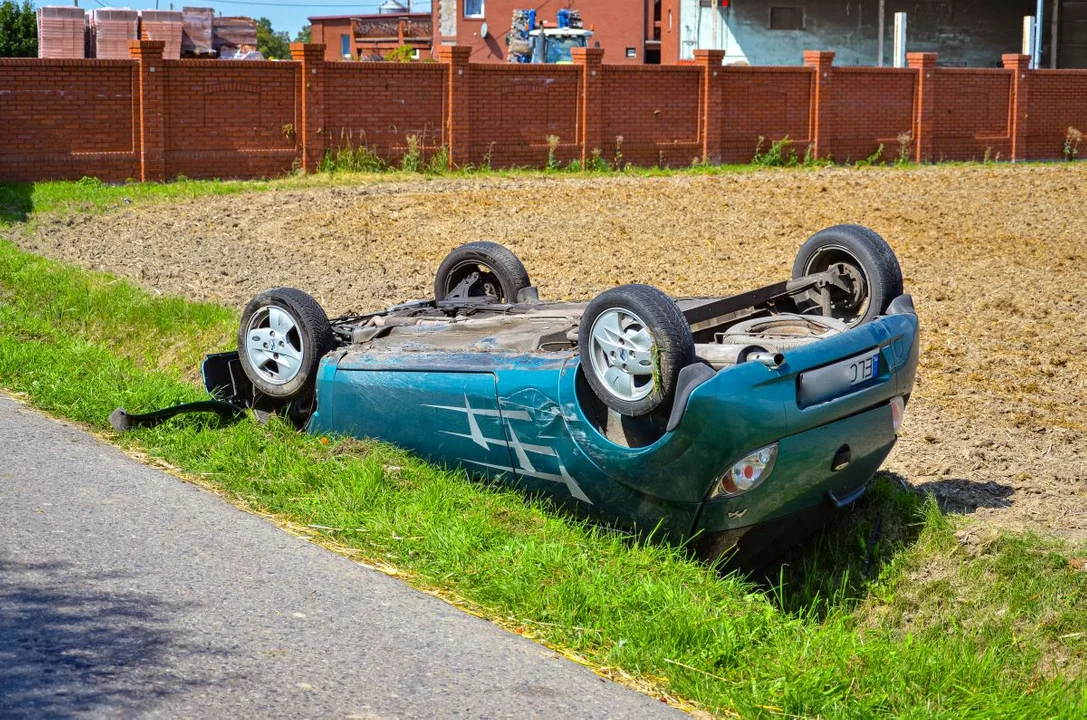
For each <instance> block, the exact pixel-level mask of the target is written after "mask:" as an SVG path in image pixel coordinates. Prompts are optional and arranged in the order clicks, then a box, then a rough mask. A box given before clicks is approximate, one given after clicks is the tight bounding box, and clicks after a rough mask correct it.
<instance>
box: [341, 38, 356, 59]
mask: <svg viewBox="0 0 1087 720" xmlns="http://www.w3.org/2000/svg"><path fill="white" fill-rule="evenodd" d="M352 54H353V53H352V52H351V36H350V35H340V55H341V56H343V57H351V55H352Z"/></svg>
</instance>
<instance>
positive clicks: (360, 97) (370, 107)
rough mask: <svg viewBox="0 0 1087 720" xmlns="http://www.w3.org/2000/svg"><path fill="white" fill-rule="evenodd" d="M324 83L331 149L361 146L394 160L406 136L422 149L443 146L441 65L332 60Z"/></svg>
mask: <svg viewBox="0 0 1087 720" xmlns="http://www.w3.org/2000/svg"><path fill="white" fill-rule="evenodd" d="M324 83H325V88H324V123H325V130H326V132H327V134H328V146H329V147H345V146H353V147H358V146H360V145H364V146H366V147H368V148H370V149H372V150H373V151H374V152H376V153H378V154H379V155H381V156H382V157H386V158H389V159H390V160H395V159H396V158H397V157H399V156H400V155H402V154H403V152H404V150H405V149H406V147H407V138H408V137H409V136H415V137H416V138H418V139H419V141H420V143H421V146H422V147H423V148H424V149H434V148H438V147H441V145H442V144H443V139H444V137H443V134H442V128H443V125H444V121H443V118H444V90H443V89H444V86H445V67H444V66H442V65H439V64H436V63H418V64H415V63H348V62H334V63H329V64H328V65H326V66H325V78H324Z"/></svg>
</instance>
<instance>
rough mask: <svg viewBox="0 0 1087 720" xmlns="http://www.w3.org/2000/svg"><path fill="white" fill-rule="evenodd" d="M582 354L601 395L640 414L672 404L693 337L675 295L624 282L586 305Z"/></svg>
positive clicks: (624, 411)
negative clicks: (673, 298) (673, 296)
mask: <svg viewBox="0 0 1087 720" xmlns="http://www.w3.org/2000/svg"><path fill="white" fill-rule="evenodd" d="M578 353H579V355H580V357H581V367H582V370H583V371H584V373H585V379H586V380H588V382H589V386H590V387H591V388H592V389H593V392H594V393H595V394H596V396H597V397H599V398H600V399H601V400H602V401H603V402H604V404H606V405H607V406H608V407H609V408H611V409H612V410H615V411H616V412H618V413H619V414H621V415H626V416H628V417H639V416H642V415H648V414H649V413H651V412H653V411H654V410H657V409H659V408H661V407H663V406H666V405H667V403H669V402H671V400H672V397H673V395H674V394H675V390H676V383H677V380H678V377H679V371H680V370H681V369H682V368H683V367H684V366H686V365H689V364H690V363H691V362H692V361H693V360H694V338H693V336H692V335H691V327H690V325H688V324H687V320H686V318H684V317H683V313H682V312H680V309H679V307H678V306H677V305H676V303H675V301H674V300H672V298H670V297H668V296H667V295H665V294H664V293H662V292H661V291H660V290H658V289H656V288H654V287H651V286H649V285H639V284H632V285H622V286H620V287H617V288H612V289H611V290H607V291H605V292H603V293H601V294H600V295H597V296H596V298H594V299H593V301H592V302H590V303H589V306H588V307H587V308H586V309H585V313H584V315H582V316H581V325H580V327H579V328H578Z"/></svg>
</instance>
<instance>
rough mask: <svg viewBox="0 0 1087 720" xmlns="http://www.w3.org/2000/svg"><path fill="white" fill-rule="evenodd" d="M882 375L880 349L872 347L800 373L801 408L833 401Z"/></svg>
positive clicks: (797, 396)
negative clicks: (872, 348)
mask: <svg viewBox="0 0 1087 720" xmlns="http://www.w3.org/2000/svg"><path fill="white" fill-rule="evenodd" d="M878 377H879V351H878V350H869V351H868V352H866V353H864V354H862V355H855V356H853V357H851V358H846V359H845V360H839V361H838V362H836V363H834V364H832V365H827V366H826V367H821V368H817V369H815V370H808V371H807V372H803V373H801V374H800V378H799V381H798V382H797V388H796V400H797V403H798V404H799V405H800V407H807V406H809V405H816V404H818V403H822V402H826V401H828V400H833V399H834V398H836V397H839V396H841V395H845V394H847V393H850V392H852V391H853V389H854V388H855V387H856V386H858V385H866V384H869V383H870V382H871V381H874V380H875V379H876V378H878Z"/></svg>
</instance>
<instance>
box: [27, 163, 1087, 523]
mask: <svg viewBox="0 0 1087 720" xmlns="http://www.w3.org/2000/svg"><path fill="white" fill-rule="evenodd" d="M840 222H858V223H862V224H865V225H869V226H871V227H873V228H874V229H875V230H877V231H878V232H880V233H881V234H883V235H884V237H886V238H887V239H888V240H889V241H890V242H891V244H892V245H893V246H894V248H895V249H896V251H897V253H898V255H899V259H900V261H901V263H902V267H903V272H904V275H905V284H906V290H907V292H911V293H912V294H913V296H914V299H915V301H916V304H917V308H918V313H919V315H920V317H921V320H922V327H923V333H924V334H923V337H922V354H921V370H920V373H919V375H920V377H919V380H918V386H917V388H916V390H915V393H914V396H913V400H912V402H911V404H910V406H909V409H908V411H907V414H906V417H907V419H906V424H905V426H904V433H903V438H902V442H901V443H900V444H899V446H898V447H897V449H896V450H895V452H894V453H893V455H892V457H891V459H890V461H889V465H888V467H889V469H890V470H891V471H893V472H894V473H897V474H898V475H900V476H901V477H902V478H903V479H904V480H905V481H906V482H908V483H910V484H912V485H914V486H916V487H920V488H924V489H926V490H929V491H931V492H933V493H935V495H936V496H937V498H938V499H939V500H940V501H941V502H942V503H943V504H944V506H945V507H946V508H947V509H949V510H952V511H956V512H964V513H975V514H976V516H977V517H978V518H979V519H980V521H981V522H982V526H983V529H984V528H992V527H997V526H999V527H1006V528H1009V529H1029V528H1033V529H1036V530H1038V531H1041V532H1044V533H1047V534H1055V535H1059V536H1063V537H1065V538H1068V539H1070V540H1073V541H1075V542H1084V541H1087V340H1085V338H1084V332H1083V325H1084V323H1083V319H1084V318H1085V317H1087V315H1085V311H1084V306H1083V303H1084V301H1085V300H1087V250H1085V245H1087V165H1085V164H1083V163H1081V164H1078V165H1073V166H1070V165H1053V166H1047V167H1037V166H1034V167H1012V166H985V167H968V168H964V167H931V168H921V169H915V170H889V169H870V170H865V171H855V170H845V169H831V170H820V171H812V172H762V173H752V174H738V175H727V176H720V177H708V176H701V177H696V176H684V177H671V178H633V177H631V178H626V177H619V178H599V179H593V178H590V179H554V180H551V179H508V180H505V179H481V180H463V179H449V180H429V181H428V180H425V179H420V180H418V181H384V182H374V183H372V184H367V185H363V186H358V187H350V188H334V189H321V190H300V191H279V192H269V193H264V194H255V195H247V196H228V197H221V198H203V199H199V200H195V201H192V202H188V203H185V204H181V205H158V206H147V207H142V208H136V209H123V210H118V211H115V212H113V213H111V214H108V215H105V216H94V217H91V216H88V217H78V216H77V217H73V218H63V219H56V220H55V221H49V220H47V221H43V222H41V223H39V225H38V227H37V229H36V231H35V232H34V234H32V235H23V234H16V235H15V236H14V239H15V240H16V241H17V242H19V243H20V244H21V245H23V246H24V247H26V248H28V249H31V250H34V251H37V252H41V253H43V254H45V255H48V256H52V257H57V258H62V259H65V260H69V261H73V262H76V263H78V264H80V265H83V266H85V267H88V268H94V269H104V270H110V271H112V272H115V273H118V274H120V275H124V276H126V277H130V278H133V279H134V280H136V281H138V282H139V283H140V284H142V285H143V286H145V287H147V288H151V289H154V290H158V291H162V292H169V293H182V294H185V295H187V296H189V297H192V298H198V299H210V300H217V301H221V302H224V303H227V304H230V305H234V306H238V307H240V306H241V305H243V304H244V303H245V302H246V301H247V300H248V299H249V297H250V296H251V295H253V294H254V293H255V292H257V291H258V290H261V289H263V288H266V287H271V286H275V285H281V284H286V285H295V286H298V287H301V288H303V289H306V290H308V291H310V292H311V293H313V294H314V295H316V296H317V297H318V298H319V299H320V300H321V301H322V302H323V303H324V304H325V305H326V307H327V308H328V309H329V310H330V312H333V313H341V312H347V311H352V310H366V309H373V308H378V307H380V306H383V305H386V304H390V303H393V302H399V301H402V300H405V299H408V298H412V297H422V296H425V295H427V294H428V293H429V292H430V284H431V282H432V278H433V272H434V270H435V268H436V267H437V265H438V263H439V261H440V260H441V258H442V257H443V256H444V255H445V253H446V252H447V251H448V250H449V249H450V248H452V247H453V246H454V245H457V244H459V243H462V242H466V241H469V240H477V239H490V240H497V241H500V242H503V243H505V244H507V245H508V246H509V247H511V248H512V249H513V250H514V251H515V252H517V253H518V254H519V255H520V256H521V258H522V259H523V260H524V262H525V265H526V266H527V267H528V269H529V272H530V274H531V276H532V279H533V281H534V282H535V283H536V284H537V285H538V286H539V287H540V290H541V295H542V296H543V297H545V298H585V297H589V296H592V295H593V294H595V293H597V292H599V291H601V290H604V289H605V288H608V287H611V286H613V285H615V284H620V283H625V282H634V281H637V282H647V283H651V284H654V285H657V286H659V287H660V288H662V289H663V290H665V291H668V292H672V293H675V294H713V293H728V292H733V291H739V290H744V289H748V288H751V287H754V286H756V285H759V284H764V283H766V282H769V281H772V280H777V279H783V278H785V277H787V276H788V274H789V271H790V268H791V263H792V258H793V256H794V254H795V252H796V250H797V248H798V247H799V245H800V243H801V242H803V240H804V239H805V238H806V237H807V236H808V235H810V234H811V233H813V232H815V231H816V230H819V229H821V228H823V227H825V226H828V225H833V224H836V223H840Z"/></svg>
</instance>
